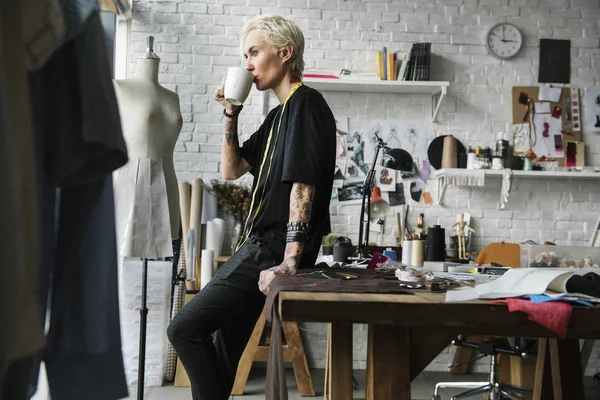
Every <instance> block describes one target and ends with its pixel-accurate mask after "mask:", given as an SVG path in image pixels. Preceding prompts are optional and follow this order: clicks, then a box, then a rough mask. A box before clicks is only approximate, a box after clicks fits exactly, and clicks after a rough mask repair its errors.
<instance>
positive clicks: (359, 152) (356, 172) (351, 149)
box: [346, 131, 369, 178]
mask: <svg viewBox="0 0 600 400" xmlns="http://www.w3.org/2000/svg"><path fill="white" fill-rule="evenodd" d="M364 148H365V142H364V141H363V135H361V134H360V133H359V132H357V131H354V132H352V134H350V135H349V136H348V138H347V139H346V153H347V158H348V161H349V162H348V166H347V169H346V173H347V176H348V177H350V178H352V177H364V176H366V175H367V173H368V172H369V167H368V166H367V164H366V163H365V154H364Z"/></svg>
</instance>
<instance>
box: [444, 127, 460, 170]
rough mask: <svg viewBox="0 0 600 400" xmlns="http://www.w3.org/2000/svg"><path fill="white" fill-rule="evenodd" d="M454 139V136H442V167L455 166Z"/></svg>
mask: <svg viewBox="0 0 600 400" xmlns="http://www.w3.org/2000/svg"><path fill="white" fill-rule="evenodd" d="M456 167H457V156H456V139H455V138H454V136H450V135H449V136H446V137H444V148H443V150H442V168H456Z"/></svg>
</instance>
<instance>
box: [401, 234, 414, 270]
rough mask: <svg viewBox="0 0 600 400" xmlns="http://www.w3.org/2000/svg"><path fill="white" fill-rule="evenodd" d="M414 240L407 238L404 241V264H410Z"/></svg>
mask: <svg viewBox="0 0 600 400" xmlns="http://www.w3.org/2000/svg"><path fill="white" fill-rule="evenodd" d="M412 242H413V241H412V240H405V241H404V242H402V264H406V265H410V257H411V253H412Z"/></svg>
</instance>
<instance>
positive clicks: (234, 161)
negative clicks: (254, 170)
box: [221, 111, 250, 180]
mask: <svg viewBox="0 0 600 400" xmlns="http://www.w3.org/2000/svg"><path fill="white" fill-rule="evenodd" d="M228 112H229V113H231V112H232V111H228ZM224 125H225V126H224V127H225V135H224V136H223V145H222V150H221V173H222V174H223V178H224V179H226V180H233V179H237V178H239V177H240V176H242V175H244V174H245V173H246V172H248V171H249V170H250V164H248V162H247V161H246V160H245V159H244V157H242V154H241V152H240V142H239V139H238V116H237V115H236V116H234V117H224Z"/></svg>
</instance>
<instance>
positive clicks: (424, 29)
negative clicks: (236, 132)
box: [131, 0, 600, 373]
mask: <svg viewBox="0 0 600 400" xmlns="http://www.w3.org/2000/svg"><path fill="white" fill-rule="evenodd" d="M133 6H134V17H133V18H134V20H133V25H132V31H133V32H132V35H131V40H132V44H131V50H132V51H133V52H134V56H135V55H137V54H139V53H141V52H142V51H143V50H144V37H145V36H146V35H147V34H152V35H154V36H155V38H156V39H155V43H156V46H155V51H156V52H157V53H158V54H159V55H160V57H161V58H162V65H161V75H160V81H161V82H162V83H163V84H164V85H165V86H166V87H169V88H171V89H173V90H176V91H177V92H178V93H179V95H180V99H181V107H182V111H183V114H184V121H185V123H184V126H183V130H182V133H181V137H180V140H179V143H178V145H177V148H176V153H175V163H176V170H177V174H178V178H179V179H181V180H187V179H191V178H196V177H201V178H204V179H205V180H209V179H212V178H220V175H219V151H220V143H221V133H220V132H221V128H220V127H221V125H220V124H221V109H220V106H219V105H218V104H216V103H215V102H214V101H212V99H211V95H212V92H213V91H214V90H215V88H216V86H217V84H218V83H219V82H220V80H221V77H222V76H223V75H224V74H225V73H226V69H227V67H228V66H230V65H236V64H238V63H240V62H241V59H240V58H239V56H238V32H239V29H240V28H241V25H242V24H243V23H244V21H246V20H247V19H249V18H251V17H254V16H255V15H257V14H261V13H278V14H282V15H286V16H290V17H291V18H292V19H293V20H294V21H296V23H297V24H298V25H299V26H300V27H301V28H302V29H303V31H304V33H305V36H306V39H307V45H306V53H305V55H306V65H307V70H311V71H317V70H321V71H324V72H330V73H331V72H336V71H337V70H339V69H340V68H350V69H353V70H359V71H360V70H363V71H364V70H371V69H373V68H374V65H375V62H374V59H375V51H376V50H378V49H380V48H381V47H382V46H384V45H386V46H388V47H391V48H392V49H394V48H398V49H401V50H406V49H407V48H408V45H409V44H410V43H411V42H414V41H419V40H421V41H431V42H432V52H433V54H434V55H435V56H434V58H433V60H434V64H433V71H432V79H433V80H446V81H450V83H451V86H450V90H449V95H448V96H447V98H446V100H445V101H444V103H443V104H442V107H441V110H440V113H439V118H438V123H431V122H428V123H427V129H428V132H427V135H428V138H429V139H432V138H434V137H436V136H438V135H443V134H452V135H454V136H455V137H457V138H458V139H459V140H461V141H462V142H463V143H464V144H465V145H467V146H469V145H489V146H490V147H492V148H493V143H494V139H495V133H496V132H504V131H509V130H510V127H511V119H512V118H511V106H510V104H511V87H512V86H514V85H535V84H536V81H537V69H538V61H537V59H538V44H539V39H540V38H542V37H544V38H559V39H570V40H571V58H572V60H571V85H572V86H576V87H580V88H582V87H598V86H600V49H599V44H600V40H599V30H600V22H599V21H600V6H599V3H598V1H597V0H541V1H540V0H435V1H434V0H416V1H409V0H387V1H386V0H381V1H369V2H364V1H360V0H343V1H342V0H171V1H164V0H157V1H151V0H134V3H133ZM502 21H508V22H511V23H513V24H515V25H516V26H517V27H519V29H521V31H522V32H523V33H524V35H525V47H524V49H523V50H522V52H521V53H520V54H519V55H518V56H517V57H516V58H515V59H513V60H510V61H505V62H502V61H498V60H496V59H494V58H492V57H490V56H488V55H487V52H486V49H485V46H484V44H483V38H484V33H485V31H486V29H488V28H489V27H491V26H492V25H493V24H495V23H498V22H502ZM132 58H135V57H132ZM133 66H134V64H132V68H133ZM324 95H325V97H326V98H327V100H328V102H329V104H330V106H331V107H332V109H333V110H334V112H335V113H336V115H340V116H341V115H347V116H348V117H349V121H350V129H354V130H357V129H361V127H362V123H363V122H364V121H365V120H366V119H370V118H385V117H394V118H423V119H425V118H426V117H427V115H428V114H429V113H430V105H429V98H426V97H423V96H410V95H406V94H398V95H393V94H385V95H379V94H358V93H351V94H349V93H324ZM270 101H271V104H274V103H275V98H274V97H271V98H270ZM261 111H262V97H261V95H260V94H259V93H257V92H255V91H254V92H253V93H252V95H251V98H250V100H249V102H248V104H247V106H246V107H245V108H244V112H243V115H242V117H241V123H242V125H241V128H240V130H241V133H242V140H243V139H245V138H247V137H248V136H249V135H250V134H251V133H252V132H254V131H255V130H256V129H257V127H258V126H259V124H260V122H261ZM583 138H584V141H585V143H586V153H587V154H586V159H587V162H588V165H600V136H599V135H592V134H585V133H584V135H583ZM246 179H247V178H246ZM429 186H430V189H431V190H432V191H433V194H435V185H434V183H430V185H429ZM513 186H514V188H513V192H512V194H511V198H510V202H509V204H508V207H507V209H506V210H499V209H498V201H499V190H500V183H499V180H489V181H488V184H487V186H486V187H485V188H474V189H452V188H449V189H448V191H447V193H446V199H445V205H446V207H445V208H441V207H439V206H423V205H420V204H415V203H411V204H410V205H411V208H412V207H414V208H412V210H413V213H412V215H411V221H410V222H411V223H413V224H414V223H415V220H416V215H417V214H418V213H420V212H423V213H425V223H426V224H429V225H431V224H436V223H439V224H441V225H442V226H444V227H448V226H449V225H450V223H451V222H452V221H453V218H454V215H455V214H456V213H458V212H460V211H468V212H470V213H471V214H472V216H473V221H472V225H473V227H474V228H475V229H476V230H477V233H476V235H475V237H474V239H473V245H474V246H475V247H481V246H484V245H485V244H487V243H489V242H492V241H495V240H498V239H502V240H506V241H511V242H519V241H522V240H526V239H533V240H536V241H543V240H553V241H556V242H557V243H560V244H573V245H586V244H587V243H588V240H589V239H590V237H591V229H592V224H593V223H594V222H595V221H596V220H597V216H598V213H600V185H599V184H598V182H596V181H578V180H575V181H569V180H555V181H553V180H549V181H535V180H530V179H516V180H515V181H514V185H513ZM358 212H359V209H358V207H357V206H339V205H338V204H337V202H336V201H333V202H332V206H331V213H332V215H333V224H334V229H335V230H336V231H337V232H338V233H344V234H348V235H349V236H350V237H352V239H353V240H355V241H356V240H357V234H355V233H354V232H355V231H356V226H357V223H358V218H357V217H356V215H357V214H358ZM388 230H389V229H388ZM393 240H394V239H393V237H392V236H389V237H387V238H386V241H387V242H388V243H390V242H393ZM317 328H319V327H318V324H317ZM307 329H309V330H306V331H305V337H307V338H309V340H308V347H309V350H308V352H309V355H310V358H311V364H312V365H314V366H317V367H322V366H323V363H324V351H323V349H324V348H323V343H324V340H325V337H326V334H324V333H323V332H324V330H323V329H324V328H323V326H321V327H320V328H319V329H316V331H315V330H314V327H313V328H310V325H309V327H307ZM310 329H313V330H310ZM355 334H356V336H357V339H356V346H355V347H356V350H357V355H356V357H355V358H356V367H357V368H360V367H364V352H363V353H360V351H359V350H362V349H363V348H364V339H365V335H364V329H363V328H361V327H358V328H357V329H356V330H355ZM450 357H451V356H450V355H449V353H448V354H445V355H442V356H440V358H438V359H437V360H436V361H435V362H434V363H433V364H432V365H431V366H430V369H438V370H439V369H445V367H446V365H447V364H448V362H449V360H450ZM592 357H593V360H594V365H593V366H591V367H590V368H588V373H591V372H593V370H594V369H598V368H600V361H599V351H594V352H593V354H592Z"/></svg>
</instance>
